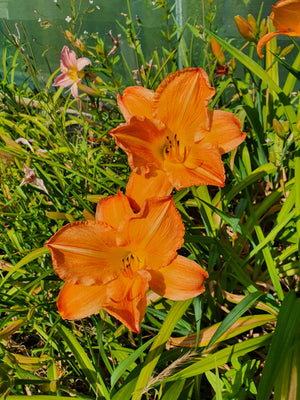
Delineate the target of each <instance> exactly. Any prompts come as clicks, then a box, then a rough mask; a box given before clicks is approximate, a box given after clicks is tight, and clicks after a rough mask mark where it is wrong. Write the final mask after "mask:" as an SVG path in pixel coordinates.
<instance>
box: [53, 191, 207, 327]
mask: <svg viewBox="0 0 300 400" xmlns="http://www.w3.org/2000/svg"><path fill="white" fill-rule="evenodd" d="M183 236H184V225H183V223H182V220H181V217H180V214H179V213H178V211H177V210H176V207H175V205H174V202H173V199H172V197H171V196H167V197H162V198H152V199H149V200H147V201H146V202H145V203H144V205H143V207H142V209H141V211H140V212H139V213H136V214H135V213H134V212H133V210H132V209H131V207H130V204H129V200H128V198H127V197H126V196H125V195H122V194H121V192H118V194H117V195H116V196H111V197H107V198H104V199H101V200H100V202H99V203H98V206H97V211H96V218H95V221H82V222H74V223H71V224H68V225H66V226H65V227H63V228H61V229H60V230H59V231H58V232H57V233H56V234H55V235H54V236H53V237H52V238H51V239H50V240H49V242H48V243H46V246H47V247H48V248H49V249H50V250H51V256H52V261H53V267H54V270H55V271H56V273H57V274H58V275H59V276H60V278H61V279H63V280H64V281H66V283H65V284H64V286H63V288H62V290H61V292H60V294H59V297H58V302H57V304H58V309H59V312H60V314H61V316H62V317H63V318H65V319H81V318H84V317H87V316H89V315H91V314H94V313H97V312H98V311H99V309H100V308H102V309H104V310H106V311H107V312H108V313H110V314H111V315H113V316H114V317H116V318H117V319H119V320H120V321H121V322H122V323H123V324H124V325H126V326H127V327H128V329H130V330H132V331H133V332H139V330H140V324H141V320H142V318H143V316H144V314H145V312H146V306H147V299H146V292H147V291H148V289H149V287H150V288H151V289H152V290H153V291H154V292H156V293H158V294H159V295H161V296H164V297H167V298H168V299H171V300H186V299H189V298H192V297H194V296H197V295H199V294H200V293H202V292H203V291H204V290H205V289H204V286H203V282H204V280H205V279H206V278H207V277H208V274H207V272H206V271H205V270H203V269H202V268H201V267H200V266H199V265H198V264H197V263H196V262H194V261H192V260H190V259H188V258H186V257H182V256H180V255H178V254H177V250H178V249H179V248H180V247H181V245H182V244H183Z"/></svg>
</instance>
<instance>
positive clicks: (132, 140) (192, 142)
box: [110, 68, 246, 209]
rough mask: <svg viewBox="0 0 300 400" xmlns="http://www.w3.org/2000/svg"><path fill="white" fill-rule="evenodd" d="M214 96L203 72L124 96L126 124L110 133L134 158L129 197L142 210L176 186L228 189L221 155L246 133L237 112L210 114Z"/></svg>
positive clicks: (192, 70) (180, 75) (173, 77)
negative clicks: (142, 206) (153, 89)
mask: <svg viewBox="0 0 300 400" xmlns="http://www.w3.org/2000/svg"><path fill="white" fill-rule="evenodd" d="M214 94H215V89H213V88H212V87H211V86H210V85H209V81H208V76H207V74H206V73H205V72H204V71H203V70H202V69H201V68H187V69H183V70H181V71H178V72H175V73H173V74H171V75H169V76H168V77H167V78H166V79H164V80H163V82H162V83H161V84H160V85H159V86H158V88H157V90H156V91H155V92H153V91H152V90H149V89H146V88H143V87H140V86H133V87H128V88H126V89H125V90H124V93H123V96H122V97H121V96H118V105H119V107H120V110H121V112H122V114H123V116H124V118H125V120H126V123H125V124H121V125H120V126H118V127H117V128H115V129H113V130H112V131H111V132H110V134H111V135H112V136H113V137H114V138H115V140H116V143H117V145H118V146H120V147H121V148H122V149H123V150H124V151H125V152H126V153H127V155H128V162H129V165H130V167H131V169H132V170H133V173H132V174H131V176H130V178H129V183H128V186H127V190H126V195H127V196H129V197H131V198H133V199H134V201H135V207H136V209H139V207H141V205H142V204H143V202H144V200H145V199H146V198H147V197H152V196H164V195H168V194H170V193H171V191H172V189H173V187H175V188H176V189H177V190H179V189H182V188H186V187H190V186H198V185H216V186H224V184H225V172H224V166H223V163H222V158H221V155H222V154H224V153H227V152H228V151H231V150H233V149H234V148H235V147H237V146H238V145H239V144H240V143H241V142H242V141H243V140H244V139H245V136H246V135H245V134H244V133H242V132H241V123H240V121H239V120H238V119H237V118H236V117H235V116H234V115H233V114H231V113H229V112H226V111H210V110H209V108H208V102H209V100H210V99H211V97H212V96H213V95H214Z"/></svg>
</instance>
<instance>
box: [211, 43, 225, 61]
mask: <svg viewBox="0 0 300 400" xmlns="http://www.w3.org/2000/svg"><path fill="white" fill-rule="evenodd" d="M210 46H211V51H212V52H213V55H214V56H215V57H216V59H217V61H218V63H219V64H220V65H224V64H225V56H224V53H223V51H222V47H221V46H220V45H219V43H218V42H217V41H216V40H215V39H213V38H210Z"/></svg>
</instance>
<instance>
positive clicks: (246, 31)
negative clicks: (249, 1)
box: [234, 14, 257, 42]
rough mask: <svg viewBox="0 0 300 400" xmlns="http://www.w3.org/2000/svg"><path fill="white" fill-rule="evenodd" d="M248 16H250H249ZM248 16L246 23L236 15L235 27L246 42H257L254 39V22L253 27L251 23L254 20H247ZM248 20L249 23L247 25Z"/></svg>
mask: <svg viewBox="0 0 300 400" xmlns="http://www.w3.org/2000/svg"><path fill="white" fill-rule="evenodd" d="M249 16H250V14H249ZM249 16H248V21H246V20H245V19H244V18H242V17H241V16H240V15H236V16H235V17H234V20H235V23H236V26H237V28H238V30H239V32H240V35H241V36H242V37H243V38H244V39H245V40H247V41H248V42H257V38H256V33H257V32H256V31H257V25H256V21H255V26H254V23H253V20H254V18H253V17H252V15H251V17H250V18H249ZM249 20H250V23H249Z"/></svg>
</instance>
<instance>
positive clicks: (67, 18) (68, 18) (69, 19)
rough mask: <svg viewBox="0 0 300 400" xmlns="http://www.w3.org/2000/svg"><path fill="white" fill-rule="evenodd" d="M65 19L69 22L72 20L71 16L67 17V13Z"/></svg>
mask: <svg viewBox="0 0 300 400" xmlns="http://www.w3.org/2000/svg"><path fill="white" fill-rule="evenodd" d="M65 20H66V21H67V22H68V23H69V22H70V21H71V20H72V18H71V17H69V15H67V16H66V18H65Z"/></svg>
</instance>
